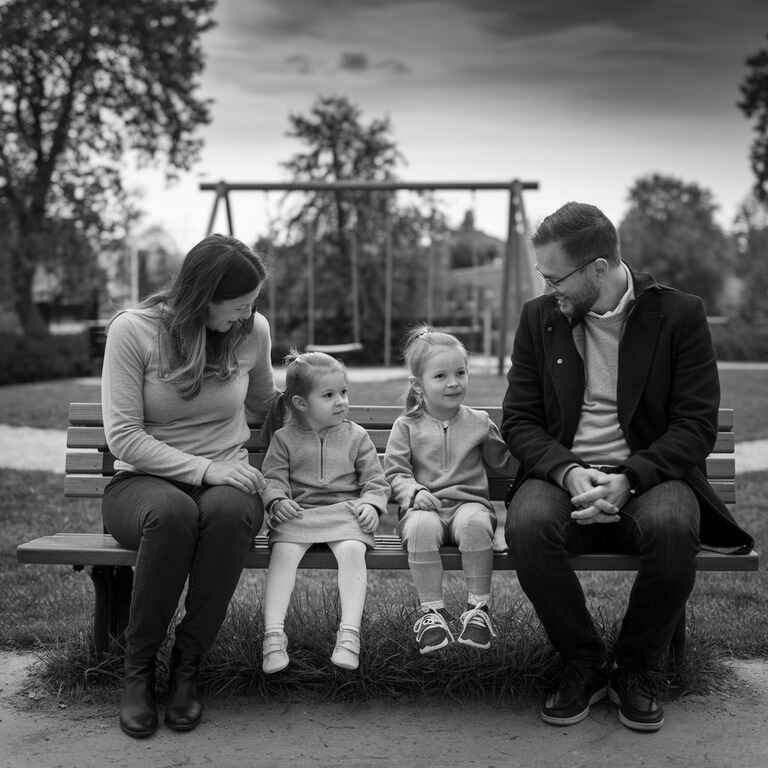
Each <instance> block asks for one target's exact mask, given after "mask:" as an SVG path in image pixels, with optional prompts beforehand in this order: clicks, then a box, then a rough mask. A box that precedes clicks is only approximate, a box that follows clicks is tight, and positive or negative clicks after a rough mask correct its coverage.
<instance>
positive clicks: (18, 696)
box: [0, 367, 768, 768]
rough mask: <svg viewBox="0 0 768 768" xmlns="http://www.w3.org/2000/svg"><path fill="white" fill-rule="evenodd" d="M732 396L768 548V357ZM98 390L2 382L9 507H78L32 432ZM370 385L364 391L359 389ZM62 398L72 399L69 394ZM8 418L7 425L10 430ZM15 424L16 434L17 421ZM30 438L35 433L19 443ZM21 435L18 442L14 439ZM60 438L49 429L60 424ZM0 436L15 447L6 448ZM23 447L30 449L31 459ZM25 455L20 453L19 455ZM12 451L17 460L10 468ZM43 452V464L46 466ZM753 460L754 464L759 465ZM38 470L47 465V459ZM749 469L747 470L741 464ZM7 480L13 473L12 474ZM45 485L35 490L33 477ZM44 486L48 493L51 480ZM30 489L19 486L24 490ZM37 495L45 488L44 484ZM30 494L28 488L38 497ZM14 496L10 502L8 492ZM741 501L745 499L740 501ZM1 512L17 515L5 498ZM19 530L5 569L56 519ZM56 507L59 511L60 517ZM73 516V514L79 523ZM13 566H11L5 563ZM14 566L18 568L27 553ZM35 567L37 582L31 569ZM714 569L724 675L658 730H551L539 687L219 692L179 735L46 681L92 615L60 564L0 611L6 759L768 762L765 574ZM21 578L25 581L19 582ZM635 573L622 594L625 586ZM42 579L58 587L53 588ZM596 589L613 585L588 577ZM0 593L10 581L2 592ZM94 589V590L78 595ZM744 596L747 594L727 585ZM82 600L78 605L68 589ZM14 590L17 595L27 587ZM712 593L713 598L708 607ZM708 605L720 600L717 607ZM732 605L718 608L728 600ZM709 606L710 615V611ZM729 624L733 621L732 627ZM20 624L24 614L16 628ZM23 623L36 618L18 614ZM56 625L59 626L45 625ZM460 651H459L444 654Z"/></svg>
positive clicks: (698, 608) (687, 698)
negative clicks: (136, 728) (505, 696)
mask: <svg viewBox="0 0 768 768" xmlns="http://www.w3.org/2000/svg"><path fill="white" fill-rule="evenodd" d="M350 378H351V382H350V385H351V390H352V397H353V399H354V398H355V391H358V392H363V391H364V392H366V394H367V396H368V397H369V398H371V399H373V395H371V394H370V391H371V387H375V388H376V396H375V398H376V400H377V401H379V402H387V401H391V402H393V403H395V402H398V398H399V397H400V396H401V394H402V389H403V385H404V380H403V376H402V372H396V374H395V375H394V376H393V375H392V374H391V373H386V374H385V373H382V372H370V371H369V372H362V371H360V372H354V373H353V374H352V375H351V377H350ZM721 379H722V380H723V385H724V386H723V388H724V397H723V405H724V406H734V407H736V408H737V422H736V431H737V439H738V440H739V443H740V446H739V450H738V451H737V456H739V457H740V458H739V459H738V462H739V469H740V470H741V473H742V476H743V485H742V484H741V483H742V480H740V486H739V487H740V489H741V488H745V491H744V496H741V497H740V499H742V498H743V499H744V500H745V501H746V502H747V504H746V507H747V509H746V510H745V512H746V514H747V516H748V520H747V521H744V522H745V523H749V524H748V527H750V530H753V532H755V533H757V534H758V549H759V550H760V551H765V548H766V543H768V536H766V535H765V529H764V528H762V529H761V530H760V531H759V532H757V531H755V530H754V525H753V521H757V520H759V519H762V518H763V517H764V516H765V514H766V512H768V506H767V505H766V496H767V495H768V494H766V490H767V489H768V472H766V467H768V461H766V458H767V457H768V449H767V447H766V443H768V415H767V414H766V413H765V408H764V403H765V393H766V392H768V387H766V384H768V369H766V368H765V367H763V368H758V369H755V368H737V369H732V368H731V369H726V370H723V371H721ZM473 385H476V387H475V388H474V391H475V392H476V393H477V394H476V398H475V399H474V402H476V403H478V404H482V403H497V402H499V394H498V391H499V387H500V383H499V380H498V379H497V378H496V377H494V376H488V375H483V374H482V372H479V375H478V376H477V377H476V378H475V380H474V381H473ZM94 399H98V382H97V381H94V380H79V381H70V382H64V383H62V382H58V383H53V382H52V383H41V384H36V385H28V386H26V387H6V388H2V389H0V425H3V426H2V427H0V467H2V468H3V469H0V475H2V474H4V473H5V474H6V480H4V481H2V483H6V482H7V483H8V485H7V486H4V490H5V492H6V494H11V499H10V501H9V502H8V504H9V507H10V505H11V504H15V503H16V501H17V498H21V499H22V506H23V507H24V508H25V509H28V510H34V509H35V507H36V504H37V505H39V503H40V502H41V501H42V502H44V506H46V505H47V506H51V509H52V510H53V512H52V518H53V524H54V525H56V524H57V521H56V520H55V516H56V515H60V516H65V517H66V518H67V519H66V520H64V521H62V524H63V525H66V523H67V521H68V520H70V518H69V515H71V514H74V512H73V509H72V508H69V507H64V508H63V509H62V508H61V507H60V506H58V507H57V506H56V504H57V503H58V500H56V499H52V498H51V497H53V496H55V495H56V488H57V483H58V482H59V481H58V480H57V477H59V475H58V474H56V473H60V472H61V467H62V464H63V458H62V457H63V444H62V446H61V452H60V454H55V455H54V456H52V457H47V456H45V455H44V454H42V453H41V452H40V451H39V449H38V451H37V452H35V450H34V444H35V443H37V444H38V445H39V442H38V440H37V439H35V438H36V437H37V438H39V436H40V433H36V430H38V429H47V430H53V432H51V435H54V434H55V435H60V434H61V431H60V427H61V426H63V424H65V422H66V402H68V401H69V400H94ZM360 399H361V398H360V397H358V398H357V400H358V401H360ZM62 403H63V405H61V404H62ZM3 429H5V430H6V431H5V432H3ZM9 430H10V431H9ZM24 435H27V436H30V437H31V440H32V443H31V445H32V446H33V447H32V449H31V450H29V451H22V445H24V444H25V442H26V438H25V437H24ZM9 436H10V438H11V439H10V440H9ZM49 436H50V435H49ZM2 447H6V448H9V447H11V448H12V450H10V451H8V450H6V451H3V450H2ZM22 454H23V459H19V456H20V455H22ZM9 456H14V457H15V459H13V460H12V459H10V458H9ZM13 461H16V462H20V463H21V467H17V468H11V467H12V466H13ZM46 462H47V463H46ZM750 462H751V464H750ZM38 467H39V468H38ZM745 470H746V473H745V472H744V471H745ZM9 478H10V479H9ZM33 485H34V486H36V487H35V488H33V487H32V486H33ZM41 489H42V490H41ZM17 493H19V494H20V496H18V497H17V496H16V495H15V494H17ZM35 493H38V494H42V495H41V496H35ZM27 497H29V498H27ZM3 507H5V505H3ZM740 508H741V503H740ZM0 517H2V518H3V519H5V518H6V515H5V513H3V512H2V508H0ZM6 522H7V523H9V525H8V526H7V529H10V530H11V531H13V532H14V533H12V534H9V535H8V536H6V537H5V540H3V541H2V550H3V551H2V557H3V565H4V570H6V576H5V577H3V576H2V575H0V581H2V580H3V579H4V578H9V576H8V574H9V573H10V572H11V571H13V570H14V566H15V564H14V563H13V560H15V556H14V553H13V547H14V542H15V543H18V542H16V541H15V539H16V538H20V539H25V538H31V536H32V535H38V534H41V533H45V532H49V531H46V530H37V529H36V528H35V524H34V523H32V524H19V522H18V521H17V520H16V519H7V520H6ZM50 522H51V518H49V523H50ZM75 524H77V523H75ZM6 563H7V564H8V568H7V569H5V564H6ZM15 568H21V567H19V566H15ZM32 570H34V569H30V568H29V567H26V568H24V569H21V571H20V572H19V571H16V576H15V579H16V581H14V582H8V581H3V586H4V587H5V588H8V586H9V584H10V589H9V590H8V592H6V594H9V593H10V594H12V591H13V589H14V587H17V588H18V590H19V591H18V592H17V594H21V593H22V592H24V591H27V592H29V591H34V590H35V589H36V588H38V586H37V585H38V581H41V582H42V583H43V585H46V584H49V585H50V584H51V583H53V580H51V581H49V580H48V573H47V572H50V571H51V570H52V569H51V568H48V569H41V572H40V573H39V574H37V572H36V573H35V575H34V578H33V577H32V576H30V572H31V571H32ZM25 579H28V580H25ZM729 579H730V577H728V576H726V575H723V576H722V577H720V576H715V575H706V576H702V577H701V578H700V584H697V592H698V594H699V597H698V598H697V599H696V600H695V601H694V611H695V614H696V626H695V627H694V628H693V638H692V640H693V642H692V645H693V646H694V653H695V646H696V644H697V642H699V641H700V639H701V638H702V637H703V636H707V637H714V643H715V645H716V647H717V649H719V650H718V652H719V653H720V655H721V657H722V658H724V659H725V666H724V667H723V669H724V670H725V674H722V673H721V674H718V675H717V676H716V679H715V680H714V682H712V683H711V684H707V685H704V686H696V685H694V686H693V693H691V692H686V693H684V694H683V695H679V696H676V697H674V698H673V699H671V700H669V701H668V702H666V704H665V709H666V713H667V722H666V725H665V726H664V728H663V729H662V730H661V731H660V732H659V733H657V734H654V735H645V734H636V733H632V732H630V731H628V730H626V729H625V728H623V727H622V726H621V725H620V724H619V723H618V721H617V720H616V715H615V708H614V707H613V706H611V705H608V704H600V705H598V706H596V707H594V708H593V711H592V713H591V714H590V717H589V718H588V719H587V720H586V721H584V722H583V723H580V724H579V725H577V726H574V727H572V728H553V727H552V726H548V725H545V724H544V723H542V722H541V721H540V720H539V718H538V714H537V708H536V705H535V703H532V702H531V700H530V699H523V700H522V701H512V703H509V701H508V700H505V702H504V703H497V704H494V703H493V702H490V701H486V702H483V703H477V702H476V701H475V702H465V703H458V702H457V700H456V698H455V697H454V698H453V699H450V698H445V699H444V700H442V701H441V700H437V699H434V698H430V699H428V700H427V699H425V700H422V699H416V700H392V699H391V698H374V699H372V700H369V701H362V702H361V701H355V702H354V703H345V702H338V701H327V700H326V701H322V700H320V701H318V700H317V699H312V700H311V701H307V700H306V699H304V698H303V697H301V696H297V695H288V696H286V695H282V696H279V697H273V698H270V697H269V696H267V697H265V696H263V695H260V696H239V695H238V696H228V695H211V696H209V697H208V701H207V706H206V714H205V717H204V721H203V723H202V724H201V726H200V727H199V728H198V729H197V730H196V731H194V732H193V733H190V734H184V735H181V734H176V733H173V732H171V731H168V730H167V729H165V728H163V727H162V726H161V728H160V730H159V731H158V733H157V734H156V735H155V736H154V737H152V738H151V739H149V740H147V741H141V742H137V741H134V740H131V739H128V738H127V737H125V736H123V734H122V733H121V732H120V731H119V729H118V728H117V719H116V707H117V700H118V695H119V694H118V691H117V689H116V688H112V689H109V688H107V689H106V690H101V691H100V692H98V694H97V695H89V694H88V692H87V690H86V691H85V693H83V691H82V690H81V691H79V692H78V693H75V694H71V693H69V692H67V691H66V690H64V689H62V688H60V687H59V688H57V687H56V686H55V685H54V686H52V685H51V684H50V675H49V676H47V677H46V676H45V675H44V674H43V669H44V667H45V666H46V664H49V663H50V654H51V648H54V650H55V648H56V646H57V645H58V644H64V645H66V644H67V642H70V640H68V633H69V635H70V638H71V635H78V634H79V633H80V632H81V631H82V628H83V627H85V626H87V619H88V616H87V611H88V609H89V607H90V605H91V603H90V600H91V598H90V595H89V589H90V585H89V584H87V580H86V579H84V578H83V576H82V574H71V573H67V574H65V575H64V574H63V575H62V579H61V580H62V582H63V592H64V591H66V592H68V593H71V595H70V594H67V595H66V596H65V595H64V594H63V592H62V595H61V599H60V600H59V601H58V603H57V602H56V601H54V602H51V601H50V600H45V599H43V600H42V601H41V602H42V605H40V606H35V607H29V608H25V610H24V612H23V614H20V613H18V612H14V605H13V603H8V602H7V603H6V604H3V598H2V597H0V615H3V616H4V617H5V618H4V619H3V623H4V622H5V621H6V620H7V621H8V624H7V625H6V627H5V628H0V768H6V766H8V768H22V767H26V766H39V767H40V768H48V767H49V766H50V767H51V768H52V767H53V766H91V765H93V766H145V765H152V766H181V765H184V766H187V765H188V766H204V765H206V766H208V765H213V766H224V767H226V766H240V765H243V766H246V765H248V766H250V765H269V766H273V765H274V766H282V765H291V766H296V765H298V766H305V765H306V766H357V765H360V766H368V765H381V766H388V765H397V766H410V765H414V766H421V765H424V766H426V765H429V766H454V765H455V766H459V765H462V766H499V767H500V766H560V765H565V764H567V765H570V766H574V768H578V767H579V766H590V767H591V768H599V767H600V766H603V765H605V766H608V765H610V766H615V765H622V766H624V767H626V768H633V767H634V766H646V765H647V766H657V765H662V766H683V765H685V766H689V765H697V766H702V767H703V768H708V767H709V766H712V767H713V768H714V767H716V766H717V767H719V766H731V765H739V766H741V767H742V768H751V766H755V767H757V766H765V765H766V758H765V755H766V754H768V732H766V729H765V722H766V721H768V664H766V663H765V655H766V654H765V649H766V648H768V633H766V619H765V615H766V614H767V613H768V610H766V608H768V595H766V592H767V591H768V590H767V589H766V581H765V579H764V578H763V577H762V576H761V574H752V575H747V577H746V578H745V577H743V576H742V577H736V579H737V581H731V580H729ZM22 580H24V581H23V583H22ZM625 586H626V584H625V582H624V581H622V582H621V591H622V594H623V595H625ZM41 588H42V589H47V588H48V587H46V586H42V587H41ZM590 588H591V589H593V590H594V591H595V592H596V593H597V594H598V596H599V597H600V599H605V596H606V594H608V592H610V591H616V590H615V585H614V589H613V590H611V585H608V586H605V585H602V586H601V584H600V583H599V582H598V581H595V582H592V583H590ZM0 591H2V590H0ZM80 593H82V595H81V594H80ZM735 593H738V603H739V605H738V606H732V605H729V603H730V602H736V597H734V598H733V600H731V595H732V594H735ZM70 600H71V602H70ZM15 602H17V603H18V600H16V601H15ZM710 603H711V606H710ZM710 608H711V611H710ZM718 612H723V615H726V616H727V618H726V619H724V620H723V621H721V622H718V620H717V613H718ZM711 614H714V616H713V615H711ZM724 623H725V624H727V626H722V624H724ZM11 625H14V626H13V627H12V626H11ZM21 625H24V626H21ZM46 632H47V634H46ZM447 663H450V660H448V661H447Z"/></svg>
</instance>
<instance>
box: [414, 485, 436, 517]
mask: <svg viewBox="0 0 768 768" xmlns="http://www.w3.org/2000/svg"><path fill="white" fill-rule="evenodd" d="M441 507H442V504H441V503H440V499H438V498H437V496H435V495H434V494H431V493H430V492H429V491H427V490H426V489H424V488H420V489H419V490H418V491H417V492H416V495H415V496H414V497H413V508H414V509H431V510H432V511H433V512H439V511H440V508H441Z"/></svg>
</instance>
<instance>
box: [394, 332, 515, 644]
mask: <svg viewBox="0 0 768 768" xmlns="http://www.w3.org/2000/svg"><path fill="white" fill-rule="evenodd" d="M404 357H405V362H406V365H407V366H408V368H409V369H410V373H411V376H410V382H411V386H410V389H409V391H408V395H407V398H406V412H405V414H404V415H403V416H400V417H399V418H398V419H397V420H396V421H395V423H394V424H393V426H392V432H391V434H390V438H389V441H388V443H387V448H386V453H385V455H384V472H385V475H386V478H387V480H388V481H389V483H390V485H391V487H392V495H393V498H394V500H395V501H396V502H397V504H398V506H399V507H400V514H401V518H400V536H401V538H402V539H403V541H404V543H405V546H406V548H407V550H408V567H409V568H410V570H411V574H412V575H413V581H414V584H415V586H416V591H417V592H418V595H419V601H420V603H421V615H420V617H419V618H418V620H417V621H416V623H415V624H414V627H413V631H414V634H415V636H416V643H417V645H418V647H419V651H420V652H421V653H422V654H426V653H431V652H432V651H436V650H438V649H439V648H443V647H444V646H446V645H448V643H449V642H452V641H453V639H454V637H453V634H452V632H451V630H450V627H449V625H448V620H449V619H450V616H449V615H448V614H447V613H446V611H445V602H444V599H443V564H442V560H441V559H440V552H439V548H440V546H441V545H443V544H446V543H453V544H456V545H457V546H458V548H459V551H460V552H461V563H462V568H463V571H464V576H465V578H466V582H467V591H468V598H467V609H466V611H465V612H464V613H462V614H461V618H460V628H459V635H458V642H459V643H462V644H463V645H469V646H472V647H474V648H481V649H486V648H489V647H490V645H491V637H493V636H495V634H496V633H495V631H494V628H493V624H492V622H491V617H490V613H489V608H488V604H489V600H490V592H491V571H492V568H493V548H492V542H493V534H494V530H495V527H496V516H495V514H494V512H493V506H492V505H491V502H490V501H489V499H488V480H487V477H486V473H485V465H488V466H490V467H494V468H499V469H503V470H505V471H508V470H509V468H510V464H511V463H512V464H514V459H512V458H511V456H510V455H509V451H508V450H507V446H506V444H505V443H504V441H503V440H502V439H501V435H500V434H499V430H498V428H497V427H496V425H495V424H494V423H493V422H492V421H491V419H490V417H489V416H488V414H487V413H486V412H485V411H479V410H475V409H474V408H469V407H468V406H466V405H463V402H464V398H465V396H466V392H467V383H468V380H469V372H468V368H467V352H466V350H465V349H464V345H463V344H462V343H461V342H460V341H459V340H458V339H457V338H456V337H455V336H452V335H451V334H448V333H441V332H438V331H433V330H431V329H430V328H428V327H421V328H417V329H415V330H414V331H412V332H411V333H410V334H409V336H408V339H407V341H406V346H405V352H404Z"/></svg>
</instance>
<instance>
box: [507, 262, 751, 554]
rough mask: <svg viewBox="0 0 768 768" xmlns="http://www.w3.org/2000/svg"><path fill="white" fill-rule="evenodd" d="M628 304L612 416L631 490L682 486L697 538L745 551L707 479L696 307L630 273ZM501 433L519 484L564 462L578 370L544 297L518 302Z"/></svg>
mask: <svg viewBox="0 0 768 768" xmlns="http://www.w3.org/2000/svg"><path fill="white" fill-rule="evenodd" d="M633 280H634V288H635V301H634V303H633V304H632V306H631V308H630V310H629V314H628V316H627V321H626V325H625V328H624V333H623V335H622V338H621V342H620V344H619V373H618V392H617V396H618V416H619V424H620V427H621V431H622V432H623V433H624V437H625V438H626V441H627V443H628V444H629V447H630V451H631V455H630V456H629V458H628V459H627V460H626V461H625V462H624V464H623V467H624V468H625V469H626V472H627V475H628V476H629V477H630V480H631V482H633V484H634V485H635V489H636V492H637V493H642V492H643V491H645V490H647V489H648V488H651V487H653V486H654V485H657V484H658V483H661V482H663V481H664V480H685V482H687V483H688V485H689V486H690V487H691V488H692V489H693V491H694V493H695V494H696V497H697V498H698V500H699V507H700V510H701V524H700V538H701V541H702V544H704V545H709V546H713V547H729V548H730V547H733V548H739V549H740V548H751V547H752V546H753V540H752V537H751V536H750V535H749V534H748V533H746V532H745V531H743V530H742V529H741V528H739V526H738V525H737V524H736V522H735V521H734V520H733V517H732V516H731V514H730V513H729V511H728V509H727V508H726V506H725V505H724V504H723V502H722V501H721V500H720V498H719V497H718V495H717V494H716V493H715V491H714V490H713V489H712V487H711V486H710V484H709V483H708V482H707V479H706V458H707V455H708V454H709V452H710V451H711V450H712V448H713V446H714V444H715V439H716V437H717V412H718V407H719V403H720V383H719V379H718V374H717V365H716V362H715V356H714V351H713V349H712V342H711V338H710V334H709V327H708V326H707V319H706V314H705V311H704V305H703V303H702V301H701V299H699V298H698V297H696V296H692V295H690V294H686V293H682V292H681V291H677V290H675V289H673V288H669V287H667V286H664V285H661V284H660V283H657V282H656V281H655V280H654V279H653V278H652V277H651V276H650V275H645V274H634V273H633ZM507 378H508V381H509V386H508V388H507V393H506V395H505V397H504V405H503V419H502V426H501V434H502V436H503V437H504V439H505V440H506V442H507V444H508V445H509V448H510V451H511V452H512V455H513V456H515V457H516V458H517V459H518V460H519V461H520V469H519V471H518V474H517V477H516V479H515V484H514V485H513V486H512V489H511V490H510V497H511V495H512V494H513V493H514V492H515V490H516V489H517V487H518V486H519V485H520V483H522V482H523V480H525V479H526V478H529V477H536V478H540V479H547V480H552V472H553V470H554V469H555V468H556V467H558V466H561V465H563V464H567V463H573V462H576V463H578V464H582V465H583V464H584V462H583V461H581V460H580V459H579V458H578V457H577V456H575V455H574V454H573V453H572V452H571V450H570V448H571V446H572V445H573V438H574V435H575V433H576V428H577V426H578V423H579V418H580V414H581V406H582V401H583V396H584V365H583V361H582V358H581V355H580V354H579V352H578V351H577V349H576V346H575V344H574V341H573V335H572V333H571V324H570V322H569V320H568V319H567V318H566V317H565V316H564V315H563V314H562V313H561V312H560V311H559V309H558V307H557V302H556V300H555V298H554V296H552V295H544V296H540V297H538V298H536V299H533V300H531V301H529V302H527V303H526V304H525V306H524V307H523V311H522V315H521V318H520V325H519V327H518V330H517V334H516V336H515V344H514V350H513V353H512V367H511V369H510V371H509V373H508V375H507Z"/></svg>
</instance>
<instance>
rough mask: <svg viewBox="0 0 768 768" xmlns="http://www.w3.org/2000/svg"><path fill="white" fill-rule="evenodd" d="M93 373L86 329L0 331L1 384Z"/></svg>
mask: <svg viewBox="0 0 768 768" xmlns="http://www.w3.org/2000/svg"><path fill="white" fill-rule="evenodd" d="M92 373H93V366H92V363H91V360H90V357H89V346H88V335H87V333H85V332H83V333H76V334H66V335H56V336H52V335H49V336H24V335H15V334H9V333H0V385H3V384H20V383H23V382H29V381H44V380H46V379H65V378H71V377H75V376H88V375H90V374H92Z"/></svg>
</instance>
